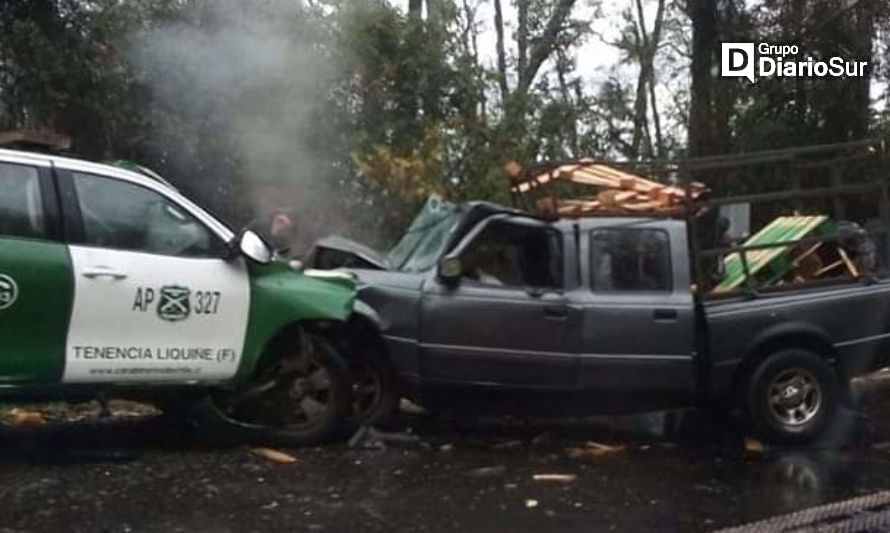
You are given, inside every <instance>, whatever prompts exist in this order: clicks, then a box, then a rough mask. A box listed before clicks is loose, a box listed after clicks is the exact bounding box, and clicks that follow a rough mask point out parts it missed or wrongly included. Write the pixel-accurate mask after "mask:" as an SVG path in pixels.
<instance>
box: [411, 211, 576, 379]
mask: <svg viewBox="0 0 890 533" xmlns="http://www.w3.org/2000/svg"><path fill="white" fill-rule="evenodd" d="M564 241H565V238H564V235H563V233H562V232H560V231H557V230H556V229H554V228H553V227H551V226H550V225H548V224H544V223H541V222H538V221H534V220H531V219H525V218H524V217H509V218H501V219H498V218H494V219H489V220H487V221H485V222H482V223H481V224H480V226H478V227H476V228H475V229H474V230H473V232H471V233H470V235H468V237H467V238H466V239H464V241H463V242H462V244H461V245H460V246H459V247H458V248H457V251H456V253H457V254H458V255H459V256H460V257H461V260H462V266H463V269H464V273H463V276H462V278H461V279H460V281H459V282H457V283H445V282H443V281H442V280H439V279H438V278H435V277H432V279H430V280H428V281H427V282H426V284H425V286H424V291H423V297H422V304H421V331H420V346H421V375H422V377H423V379H424V380H425V381H427V382H452V383H459V384H496V385H507V386H519V387H533V388H555V389H562V388H570V387H572V386H573V385H574V382H575V362H576V357H577V340H578V326H579V320H578V319H579V318H580V313H579V311H578V309H577V308H573V307H571V306H570V305H569V303H568V301H567V299H566V297H565V296H564V295H563V294H562V286H563V279H564V277H565V264H566V263H565V258H566V257H565V256H566V254H565V246H564ZM572 257H574V255H572Z"/></svg>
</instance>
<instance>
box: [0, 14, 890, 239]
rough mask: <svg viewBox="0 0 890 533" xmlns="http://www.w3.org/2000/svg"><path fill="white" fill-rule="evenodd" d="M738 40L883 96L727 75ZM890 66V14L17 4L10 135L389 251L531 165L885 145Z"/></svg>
mask: <svg viewBox="0 0 890 533" xmlns="http://www.w3.org/2000/svg"><path fill="white" fill-rule="evenodd" d="M604 28H605V30H604ZM722 41H732V42H736V41H755V42H759V41H766V42H771V43H794V44H798V45H799V46H800V49H801V51H802V52H804V53H807V54H812V55H814V56H819V57H830V56H835V55H840V56H846V57H850V58H857V59H861V60H867V61H869V65H870V69H869V76H868V77H867V78H854V79H800V78H797V79H794V78H771V79H766V80H761V81H759V82H758V83H757V84H753V85H752V84H750V83H749V82H748V81H746V80H744V79H740V78H732V79H723V78H720V77H719V76H718V73H719V61H720V43H721V42H722ZM888 52H890V2H886V1H883V0H881V1H879V0H747V1H746V0H599V1H598V0H391V1H385V0H304V1H302V2H300V1H298V0H254V1H237V0H0V129H10V128H15V127H38V128H48V129H52V130H55V131H58V132H62V133H66V134H68V135H70V136H71V137H72V139H73V147H72V151H73V152H75V153H76V154H78V155H81V156H86V157H89V158H93V159H99V160H116V159H127V160H133V161H138V162H140V163H142V164H144V165H146V166H148V167H150V168H152V169H154V170H156V171H158V172H159V173H161V174H162V175H164V176H166V177H167V178H168V179H169V180H170V181H172V182H174V183H175V184H176V185H177V186H179V187H180V188H181V189H183V190H184V191H185V192H186V193H188V194H189V195H191V196H192V197H194V198H195V199H196V200H198V201H199V203H201V204H203V205H206V206H209V207H210V208H211V209H213V210H216V211H217V213H219V214H220V215H221V216H222V217H223V218H224V219H227V220H229V221H230V222H231V223H232V224H233V225H236V226H237V225H241V224H243V223H244V222H246V221H248V220H250V219H251V218H253V217H255V216H256V215H257V214H258V213H259V212H262V211H264V210H267V209H270V208H277V207H283V208H289V209H294V210H295V211H296V212H297V213H298V214H299V220H298V223H299V224H300V227H301V231H302V232H303V236H304V238H305V239H307V240H308V239H311V238H314V237H317V236H319V235H323V234H327V233H331V232H347V233H352V234H353V235H355V236H357V237H359V238H365V239H372V240H376V241H378V242H379V241H385V240H389V239H391V238H392V237H393V236H394V235H395V234H397V233H398V231H399V230H400V229H401V228H402V227H404V225H405V224H406V223H407V220H408V219H409V218H410V216H411V215H412V214H413V213H414V211H415V210H416V209H417V208H418V207H419V205H420V203H421V202H422V201H423V199H424V198H425V197H426V196H427V195H428V194H430V193H440V194H444V195H445V196H447V197H449V198H452V199H456V200H461V199H470V198H473V199H492V200H495V201H506V200H507V195H506V193H507V187H506V184H505V181H504V177H503V174H502V170H501V169H502V165H503V163H504V162H505V161H507V160H508V159H514V158H515V159H519V160H521V161H535V160H544V159H564V158H572V157H597V158H600V157H602V158H613V159H627V160H636V159H666V158H675V157H685V156H701V155H709V154H723V153H738V152H744V151H751V150H756V149H764V148H777V147H784V146H794V145H802V144H811V143H827V142H839V141H845V140H852V139H860V138H864V137H868V136H874V135H882V134H884V133H885V132H887V131H888V130H890V106H888V105H887V104H888V103H890V92H888V90H887V86H888V85H887V82H888V79H890V65H888V63H887V59H888V57H890V56H888ZM591 54H594V55H596V54H603V55H608V54H611V55H613V56H614V57H615V58H616V60H615V61H614V65H610V66H608V68H600V69H597V70H596V71H595V72H594V73H593V74H591V73H590V71H589V69H588V70H586V71H582V70H583V69H581V68H580V67H579V65H582V64H585V62H588V63H589V60H590V59H591V57H590V55H591ZM594 59H595V58H594Z"/></svg>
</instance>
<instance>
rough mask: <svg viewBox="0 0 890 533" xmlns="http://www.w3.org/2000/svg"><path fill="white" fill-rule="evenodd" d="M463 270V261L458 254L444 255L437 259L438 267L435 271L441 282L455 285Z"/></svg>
mask: <svg viewBox="0 0 890 533" xmlns="http://www.w3.org/2000/svg"><path fill="white" fill-rule="evenodd" d="M463 272H464V266H463V262H461V260H460V256H457V255H446V256H445V257H443V258H442V259H441V260H439V268H438V270H437V272H436V273H437V275H438V276H439V279H440V280H442V282H443V283H446V284H448V285H457V283H458V282H459V281H460V277H461V275H463Z"/></svg>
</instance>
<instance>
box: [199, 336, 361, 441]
mask: <svg viewBox="0 0 890 533" xmlns="http://www.w3.org/2000/svg"><path fill="white" fill-rule="evenodd" d="M278 350H279V351H280V352H281V353H277V354H276V355H277V357H275V358H274V360H273V361H272V363H271V364H269V365H267V367H266V368H265V369H263V370H262V371H261V372H260V373H259V375H258V378H257V379H256V380H254V383H252V385H251V387H249V388H248V391H247V392H243V391H242V392H241V393H234V394H232V395H228V396H223V397H220V396H217V397H216V398H214V400H215V403H216V406H217V410H218V411H220V412H221V414H222V415H223V416H224V417H225V418H226V419H227V420H228V421H230V422H231V423H232V424H233V425H236V426H237V427H238V428H240V429H241V430H242V431H247V432H248V433H247V434H246V435H244V438H245V440H249V441H252V442H265V443H270V444H283V445H307V444H315V443H318V442H320V441H323V440H325V439H327V438H328V437H330V436H331V435H332V434H333V433H334V432H335V430H336V429H337V425H338V424H339V422H340V421H341V420H342V419H343V417H344V416H345V415H346V414H347V412H348V409H349V400H350V389H351V381H350V376H349V371H348V368H347V366H346V363H345V362H344V360H343V358H342V357H340V355H339V354H338V353H337V352H336V351H335V350H334V348H333V347H332V346H331V344H330V343H328V342H327V341H326V340H324V339H323V338H321V337H319V336H317V335H312V334H307V335H305V336H304V338H303V339H302V340H299V341H294V342H292V343H285V344H282V345H280V346H279V348H278Z"/></svg>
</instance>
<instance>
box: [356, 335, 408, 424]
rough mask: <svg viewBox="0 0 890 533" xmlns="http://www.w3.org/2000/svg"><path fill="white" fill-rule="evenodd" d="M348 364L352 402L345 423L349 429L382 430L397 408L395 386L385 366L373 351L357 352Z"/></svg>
mask: <svg viewBox="0 0 890 533" xmlns="http://www.w3.org/2000/svg"><path fill="white" fill-rule="evenodd" d="M357 352H358V353H357V354H356V356H355V357H353V358H351V359H350V360H349V371H350V374H351V376H352V398H351V401H350V413H349V417H348V419H347V426H349V429H355V428H358V427H360V426H386V425H388V424H389V423H390V422H392V420H393V418H394V417H395V412H396V408H397V407H398V404H399V393H398V384H397V383H396V376H395V373H394V372H393V370H392V368H391V367H390V365H389V363H388V362H387V361H386V359H385V358H384V357H383V354H381V353H380V352H379V351H377V350H375V349H374V348H367V349H362V350H358V351H357Z"/></svg>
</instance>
